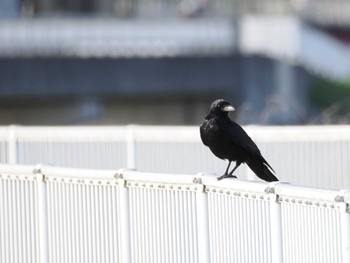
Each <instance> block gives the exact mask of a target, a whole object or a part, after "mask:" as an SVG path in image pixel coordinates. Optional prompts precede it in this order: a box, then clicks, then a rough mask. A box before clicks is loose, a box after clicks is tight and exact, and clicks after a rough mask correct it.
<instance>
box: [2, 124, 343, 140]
mask: <svg viewBox="0 0 350 263" xmlns="http://www.w3.org/2000/svg"><path fill="white" fill-rule="evenodd" d="M244 128H245V129H246V131H247V132H248V134H250V135H251V136H252V137H253V138H254V139H256V140H260V141H309V140H312V141H321V140H325V139H327V141H329V140H336V141H339V140H344V139H345V140H350V125H337V126H334V125H333V126H255V125H253V126H251V125H249V126H245V127H244ZM7 132H11V133H13V134H15V135H16V138H17V140H20V141H47V140H49V141H52V140H55V141H56V140H57V141H60V140H70V139H74V140H75V141H84V140H87V141H89V140H93V141H110V140H117V141H119V140H126V139H127V138H129V139H130V136H131V137H132V138H133V139H134V140H135V141H147V142H152V141H157V142H158V141H163V142H167V141H169V142H174V141H179V142H199V141H200V136H199V128H198V127H197V126H139V125H128V126H57V127H55V126H51V127H40V126H38V127H34V126H2V127H0V136H3V135H6V133H7Z"/></svg>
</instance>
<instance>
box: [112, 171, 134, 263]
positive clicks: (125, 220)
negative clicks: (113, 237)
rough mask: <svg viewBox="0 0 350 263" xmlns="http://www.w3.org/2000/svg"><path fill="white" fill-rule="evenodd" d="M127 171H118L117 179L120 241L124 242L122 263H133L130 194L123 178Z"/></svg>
mask: <svg viewBox="0 0 350 263" xmlns="http://www.w3.org/2000/svg"><path fill="white" fill-rule="evenodd" d="M124 171H125V170H123V169H122V170H118V171H117V173H116V175H115V178H116V179H117V180H118V187H119V202H120V203H119V205H120V239H119V240H121V242H122V247H121V254H122V262H125V263H130V262H131V247H130V216H129V193H128V188H127V187H126V180H125V179H124V177H123V172H124Z"/></svg>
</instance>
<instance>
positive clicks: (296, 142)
mask: <svg viewBox="0 0 350 263" xmlns="http://www.w3.org/2000/svg"><path fill="white" fill-rule="evenodd" d="M245 128H246V130H247V132H248V133H249V134H250V135H251V137H252V138H253V139H254V140H255V142H256V143H257V144H258V146H259V148H260V149H261V151H262V154H263V155H264V157H265V158H266V159H267V160H268V162H269V163H270V164H271V166H272V167H273V168H274V169H275V170H276V172H277V176H278V178H279V179H280V180H282V181H286V182H291V183H292V184H296V185H304V186H312V187H321V188H331V189H342V188H350V126H285V127H260V126H248V127H245ZM0 161H1V162H2V163H11V164H24V165H35V164H37V163H44V164H50V165H55V166H65V167H76V168H88V169H90V168H94V169H117V168H120V167H123V168H136V169H138V170H140V171H148V172H161V173H182V174H183V173H185V174H195V173H197V172H199V171H202V172H215V173H217V174H220V173H223V172H224V170H225V168H226V165H227V163H226V162H224V161H222V160H220V159H218V158H216V157H215V156H214V155H213V154H212V153H211V152H210V150H209V149H208V148H207V147H205V146H204V145H203V144H202V143H201V141H200V137H199V128H198V127H147V126H124V127H41V128H34V127H18V126H13V127H3V128H0ZM237 175H238V176H239V177H240V178H243V179H244V178H247V179H256V177H255V176H254V174H253V173H252V172H250V170H249V169H248V168H247V166H246V165H242V166H241V167H240V168H239V169H238V171H237Z"/></svg>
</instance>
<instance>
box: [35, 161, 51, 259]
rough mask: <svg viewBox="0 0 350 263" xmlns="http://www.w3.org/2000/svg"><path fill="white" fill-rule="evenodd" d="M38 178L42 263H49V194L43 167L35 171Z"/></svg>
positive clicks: (38, 166)
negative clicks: (42, 170)
mask: <svg viewBox="0 0 350 263" xmlns="http://www.w3.org/2000/svg"><path fill="white" fill-rule="evenodd" d="M33 173H34V175H35V176H36V182H37V187H38V216H39V242H40V262H41V263H48V262H49V252H48V249H49V248H48V239H49V238H48V220H47V216H48V215H47V192H46V182H45V175H44V174H42V172H41V165H40V164H39V165H37V167H36V168H35V169H34V170H33Z"/></svg>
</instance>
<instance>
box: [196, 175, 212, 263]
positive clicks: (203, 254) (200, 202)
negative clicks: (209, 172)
mask: <svg viewBox="0 0 350 263" xmlns="http://www.w3.org/2000/svg"><path fill="white" fill-rule="evenodd" d="M203 175H204V174H198V177H197V179H196V182H197V184H198V186H197V192H196V195H197V196H196V200H197V227H198V231H197V235H198V253H199V255H198V259H199V262H201V263H209V262H210V250H209V223H208V216H209V215H208V198H207V193H206V192H205V185H203V184H202V180H201V176H203Z"/></svg>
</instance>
